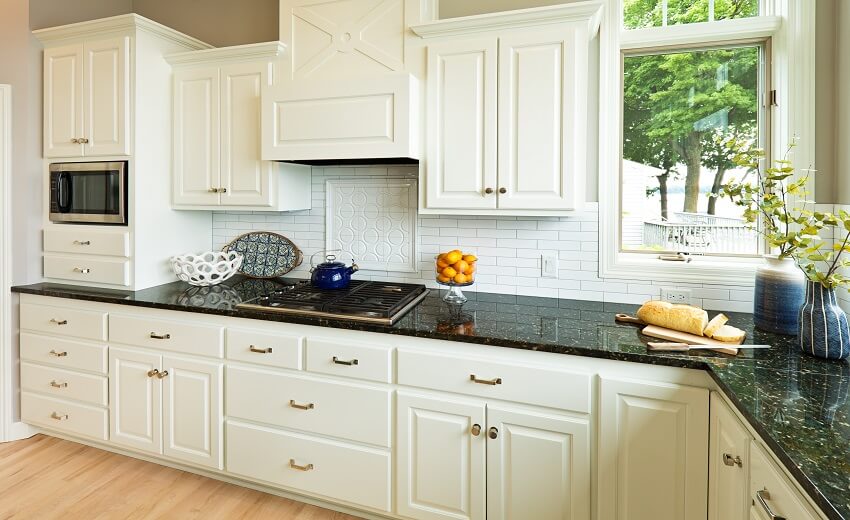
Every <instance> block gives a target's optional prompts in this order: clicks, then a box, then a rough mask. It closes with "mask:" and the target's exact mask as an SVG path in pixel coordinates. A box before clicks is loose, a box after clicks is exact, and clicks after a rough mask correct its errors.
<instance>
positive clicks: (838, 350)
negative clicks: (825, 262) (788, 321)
mask: <svg viewBox="0 0 850 520" xmlns="http://www.w3.org/2000/svg"><path fill="white" fill-rule="evenodd" d="M800 349H801V350H802V351H803V352H805V353H806V354H809V355H812V356H815V357H819V358H823V359H844V358H846V357H847V356H850V328H848V327H847V314H845V313H844V310H842V309H841V307H839V306H838V299H837V297H836V295H835V289H828V288H826V287H824V286H823V285H821V283H820V282H812V281H808V282H807V284H806V303H804V304H803V306H802V307H801V308H800Z"/></svg>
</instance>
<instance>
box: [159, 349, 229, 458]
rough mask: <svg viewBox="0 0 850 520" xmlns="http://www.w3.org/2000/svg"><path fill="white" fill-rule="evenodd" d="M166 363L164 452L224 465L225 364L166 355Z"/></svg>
mask: <svg viewBox="0 0 850 520" xmlns="http://www.w3.org/2000/svg"><path fill="white" fill-rule="evenodd" d="M162 367H163V368H162V370H161V373H162V374H165V375H164V376H163V378H162V383H163V386H162V397H163V401H162V415H163V426H164V427H163V437H164V439H163V440H164V442H163V450H162V453H163V454H164V455H165V456H167V457H169V458H173V459H177V460H182V461H186V462H191V463H194V464H198V465H201V466H209V467H212V468H219V469H220V468H221V467H222V444H223V439H222V428H223V422H224V421H223V417H224V412H223V410H222V381H223V376H222V373H223V368H224V365H223V364H222V363H210V362H206V361H197V360H192V359H187V358H179V357H173V356H164V357H163V358H162Z"/></svg>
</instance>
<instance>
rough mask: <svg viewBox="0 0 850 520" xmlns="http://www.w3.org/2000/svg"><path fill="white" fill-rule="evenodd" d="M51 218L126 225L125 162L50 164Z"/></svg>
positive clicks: (64, 220) (52, 220)
mask: <svg viewBox="0 0 850 520" xmlns="http://www.w3.org/2000/svg"><path fill="white" fill-rule="evenodd" d="M50 221H51V222H71V223H76V224H127V163H126V162H124V161H117V162H81V163H53V164H51V165H50Z"/></svg>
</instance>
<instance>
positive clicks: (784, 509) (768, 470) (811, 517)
mask: <svg viewBox="0 0 850 520" xmlns="http://www.w3.org/2000/svg"><path fill="white" fill-rule="evenodd" d="M758 492H761V498H762V500H764V505H762V503H761V501H760V500H759V496H758V495H757V493H758ZM750 498H751V499H752V501H751V502H750V518H762V517H764V518H768V517H769V515H768V514H767V511H766V510H765V506H766V507H769V508H770V509H771V510H772V511H773V513H774V514H776V515H779V516H781V517H784V518H787V519H789V520H815V519H816V518H819V516H818V515H816V514H815V513H813V512H812V510H811V509H810V508H809V506H808V505H806V500H805V499H804V498H803V497H802V496H801V495H800V493H799V492H797V490H796V488H794V486H793V484H792V483H791V482H790V481H789V480H788V479H787V478H786V477H785V475H784V474H783V473H782V472H781V471H780V469H779V468H777V467H776V466H775V465H774V464H773V462H771V460H770V456H769V455H768V454H767V452H765V451H764V449H763V448H762V447H761V446H759V445H758V444H756V443H755V442H750Z"/></svg>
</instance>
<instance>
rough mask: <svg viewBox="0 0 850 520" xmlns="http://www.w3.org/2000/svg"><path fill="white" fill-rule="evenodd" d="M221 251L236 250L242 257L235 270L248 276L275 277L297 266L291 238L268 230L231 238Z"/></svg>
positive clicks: (298, 261)
mask: <svg viewBox="0 0 850 520" xmlns="http://www.w3.org/2000/svg"><path fill="white" fill-rule="evenodd" d="M222 251H237V252H239V253H242V255H243V256H244V257H245V260H244V261H243V262H242V267H240V268H239V272H240V273H242V274H244V275H246V276H250V277H251V278H277V277H278V276H283V275H285V274H286V273H288V272H289V271H292V270H293V269H295V268H296V267H298V266H299V265H301V260H302V255H301V250H300V249H298V248H297V247H296V246H295V244H293V243H292V241H291V240H289V239H288V238H286V237H285V236H283V235H278V234H277V233H271V232H269V231H253V232H251V233H245V234H244V235H239V236H238V237H236V238H234V239H233V240H232V241H231V242H230V243H229V244H227V245H226V246H224V248H222Z"/></svg>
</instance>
